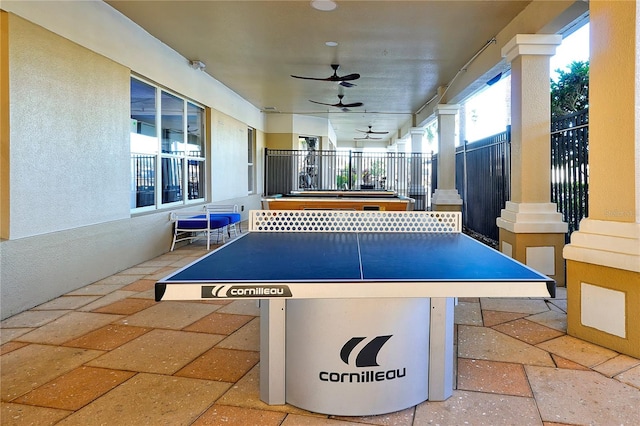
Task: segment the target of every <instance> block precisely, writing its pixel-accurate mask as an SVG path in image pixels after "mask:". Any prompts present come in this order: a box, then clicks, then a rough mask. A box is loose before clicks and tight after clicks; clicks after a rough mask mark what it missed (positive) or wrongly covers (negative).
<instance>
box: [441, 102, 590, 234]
mask: <svg viewBox="0 0 640 426" xmlns="http://www.w3.org/2000/svg"><path fill="white" fill-rule="evenodd" d="M588 160H589V111H588V110H583V111H579V112H576V113H573V114H569V115H566V116H563V117H558V118H555V119H553V121H552V123H551V171H550V173H551V202H553V203H556V204H557V206H558V211H559V212H561V213H562V215H563V220H564V221H565V222H566V223H567V224H568V227H569V232H568V233H567V236H566V239H567V242H568V241H569V237H570V235H571V233H572V232H573V231H575V230H577V229H578V226H579V224H580V220H582V219H583V218H584V217H586V216H587V215H588V208H589V204H588V202H589V198H588V192H589V165H588ZM431 170H432V173H433V175H432V178H431V181H432V184H433V187H434V188H437V187H438V186H437V185H438V183H437V170H438V159H437V155H434V156H433V159H432V168H431ZM510 175H511V129H510V127H507V130H506V131H504V132H502V133H499V134H497V135H493V136H490V137H488V138H486V139H482V140H479V141H475V142H472V143H465V144H464V145H463V146H459V147H457V148H456V189H457V190H458V192H459V193H460V197H461V198H462V200H463V215H462V218H463V225H464V226H465V227H466V228H467V229H469V230H471V231H474V232H477V233H479V234H481V235H483V236H485V237H487V238H489V239H491V240H494V241H497V240H498V228H497V226H496V218H497V217H499V216H500V210H501V209H503V208H504V206H505V203H506V201H508V200H509V199H510V196H511V183H510V179H511V176H510Z"/></svg>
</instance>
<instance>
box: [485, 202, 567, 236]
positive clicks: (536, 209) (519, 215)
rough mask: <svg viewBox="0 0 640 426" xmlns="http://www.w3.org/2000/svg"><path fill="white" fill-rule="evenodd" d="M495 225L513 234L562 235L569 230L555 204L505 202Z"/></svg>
mask: <svg viewBox="0 0 640 426" xmlns="http://www.w3.org/2000/svg"><path fill="white" fill-rule="evenodd" d="M496 225H498V228H502V229H505V230H507V231H509V232H513V233H514V234H564V233H566V232H568V230H569V226H568V225H567V223H566V222H563V221H562V213H558V210H557V207H556V204H555V203H514V202H512V201H507V202H506V204H505V208H504V209H502V211H501V213H500V217H499V218H497V219H496Z"/></svg>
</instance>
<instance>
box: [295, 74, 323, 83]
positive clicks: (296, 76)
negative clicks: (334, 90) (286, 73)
mask: <svg viewBox="0 0 640 426" xmlns="http://www.w3.org/2000/svg"><path fill="white" fill-rule="evenodd" d="M291 77H293V78H300V79H302V80H315V81H331V80H328V79H326V78H316V77H302V76H299V75H293V74H292V75H291Z"/></svg>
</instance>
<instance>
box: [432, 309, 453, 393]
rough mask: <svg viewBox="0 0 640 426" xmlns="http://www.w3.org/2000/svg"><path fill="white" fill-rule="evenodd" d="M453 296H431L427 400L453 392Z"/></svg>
mask: <svg viewBox="0 0 640 426" xmlns="http://www.w3.org/2000/svg"><path fill="white" fill-rule="evenodd" d="M453 312H454V298H453V297H432V298H431V327H430V337H429V401H444V400H446V399H447V398H449V397H450V396H451V395H452V394H453V359H454V358H453V356H454V354H453Z"/></svg>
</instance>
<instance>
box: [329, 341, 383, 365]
mask: <svg viewBox="0 0 640 426" xmlns="http://www.w3.org/2000/svg"><path fill="white" fill-rule="evenodd" d="M389 339H391V336H378V337H374V338H373V339H372V340H371V341H370V342H369V343H367V344H366V345H365V347H364V348H362V349H360V352H358V356H357V357H356V367H378V366H379V365H380V364H378V360H377V358H378V352H380V349H382V346H383V345H384V344H385V343H387V340H389ZM363 340H365V337H352V338H351V339H350V340H349V341H348V342H347V343H345V344H344V346H343V347H342V350H341V351H340V359H341V360H342V362H344V363H345V364H347V365H349V355H351V352H353V349H354V348H355V347H356V346H358V343H360V342H362V341H363Z"/></svg>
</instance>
